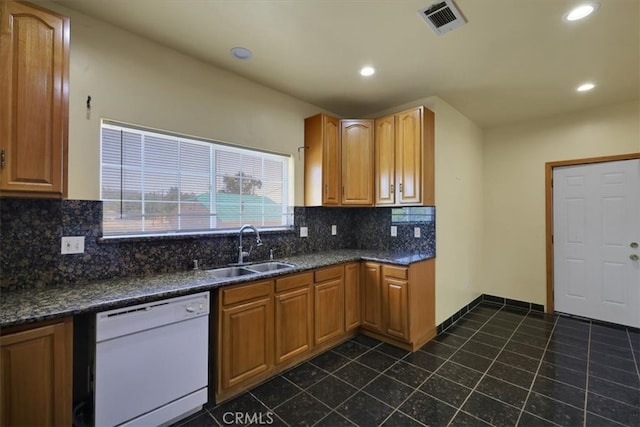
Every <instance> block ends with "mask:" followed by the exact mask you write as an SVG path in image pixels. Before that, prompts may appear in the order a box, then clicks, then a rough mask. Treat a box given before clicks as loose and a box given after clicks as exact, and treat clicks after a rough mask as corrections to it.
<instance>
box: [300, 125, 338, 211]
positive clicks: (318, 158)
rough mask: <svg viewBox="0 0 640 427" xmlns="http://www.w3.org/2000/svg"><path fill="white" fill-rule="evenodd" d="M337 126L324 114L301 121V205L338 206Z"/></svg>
mask: <svg viewBox="0 0 640 427" xmlns="http://www.w3.org/2000/svg"><path fill="white" fill-rule="evenodd" d="M339 132H340V122H339V120H338V119H336V118H335V117H331V116H328V115H326V114H316V115H315V116H312V117H308V118H306V119H305V121H304V146H305V150H304V204H305V206H338V205H340V193H341V191H340V190H341V182H340V135H339Z"/></svg>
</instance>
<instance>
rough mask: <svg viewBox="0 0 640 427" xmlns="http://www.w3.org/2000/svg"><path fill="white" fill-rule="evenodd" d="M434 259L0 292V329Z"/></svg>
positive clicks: (319, 259)
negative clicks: (295, 277)
mask: <svg viewBox="0 0 640 427" xmlns="http://www.w3.org/2000/svg"><path fill="white" fill-rule="evenodd" d="M434 256H435V254H433V253H424V254H402V253H391V252H380V251H369V250H338V251H330V252H321V253H316V254H308V255H300V256H293V257H287V258H280V259H278V260H277V261H282V262H287V263H291V264H294V265H295V268H293V269H287V270H283V271H272V272H268V273H263V274H260V275H250V276H240V277H233V278H229V279H224V280H217V279H214V278H212V277H211V275H210V274H209V273H207V272H206V271H203V270H190V271H184V272H177V273H170V274H158V275H153V276H146V277H122V278H114V279H109V280H102V281H96V282H91V283H87V284H83V285H74V286H57V287H48V288H43V289H26V290H16V291H3V292H2V293H1V294H0V327H8V326H15V325H19V324H23V323H31V322H37V321H42V320H51V319H56V318H61V317H66V316H72V315H76V314H81V313H90V312H98V311H103V310H108V309H112V308H116V307H121V306H126V305H133V304H141V303H144V302H148V301H153V300H158V299H162V298H169V297H174V296H179V295H185V294H190V293H196V292H202V291H208V290H214V289H216V288H219V287H221V286H227V285H232V284H237V283H242V282H249V281H253V280H256V279H262V278H270V277H275V276H280V275H286V274H291V273H296V272H302V271H306V270H311V269H316V268H321V267H327V266H330V265H335V264H341V263H345V262H352V261H362V260H366V261H378V262H384V263H389V264H397V265H404V266H408V265H410V264H412V263H414V262H418V261H423V260H425V259H429V258H433V257H434Z"/></svg>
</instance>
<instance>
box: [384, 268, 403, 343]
mask: <svg viewBox="0 0 640 427" xmlns="http://www.w3.org/2000/svg"><path fill="white" fill-rule="evenodd" d="M407 272H408V268H404V267H395V266H388V265H383V266H382V308H383V313H382V317H383V319H384V333H385V334H387V335H389V336H391V337H395V338H399V339H401V340H404V341H408V340H409V310H408V308H409V282H408V281H407Z"/></svg>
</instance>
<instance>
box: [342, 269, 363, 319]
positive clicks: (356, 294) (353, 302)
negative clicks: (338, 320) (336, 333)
mask: <svg viewBox="0 0 640 427" xmlns="http://www.w3.org/2000/svg"><path fill="white" fill-rule="evenodd" d="M344 324H345V330H347V331H350V330H352V329H355V328H357V327H358V326H360V263H359V262H354V263H352V264H347V265H346V266H345V267H344Z"/></svg>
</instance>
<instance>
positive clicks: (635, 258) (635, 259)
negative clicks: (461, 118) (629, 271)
mask: <svg viewBox="0 0 640 427" xmlns="http://www.w3.org/2000/svg"><path fill="white" fill-rule="evenodd" d="M638 258H639V257H638V255H636V254H631V255H629V259H630V260H631V261H637V260H638Z"/></svg>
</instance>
